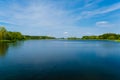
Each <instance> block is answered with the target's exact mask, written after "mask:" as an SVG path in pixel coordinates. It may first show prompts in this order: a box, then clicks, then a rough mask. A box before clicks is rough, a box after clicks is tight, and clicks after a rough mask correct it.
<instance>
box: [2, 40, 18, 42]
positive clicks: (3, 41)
mask: <svg viewBox="0 0 120 80" xmlns="http://www.w3.org/2000/svg"><path fill="white" fill-rule="evenodd" d="M0 42H5V43H13V42H16V41H15V40H0Z"/></svg>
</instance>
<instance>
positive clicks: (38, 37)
mask: <svg viewBox="0 0 120 80" xmlns="http://www.w3.org/2000/svg"><path fill="white" fill-rule="evenodd" d="M24 37H25V38H26V39H55V37H50V36H29V35H25V36H24Z"/></svg>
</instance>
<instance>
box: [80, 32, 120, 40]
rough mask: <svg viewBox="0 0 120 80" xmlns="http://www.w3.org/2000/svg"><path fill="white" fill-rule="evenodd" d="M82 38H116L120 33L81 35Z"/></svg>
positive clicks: (119, 36) (119, 37)
mask: <svg viewBox="0 0 120 80" xmlns="http://www.w3.org/2000/svg"><path fill="white" fill-rule="evenodd" d="M82 39H102V40H104V39H105V40H118V39H120V34H115V33H105V34H102V35H99V36H83V37H82Z"/></svg>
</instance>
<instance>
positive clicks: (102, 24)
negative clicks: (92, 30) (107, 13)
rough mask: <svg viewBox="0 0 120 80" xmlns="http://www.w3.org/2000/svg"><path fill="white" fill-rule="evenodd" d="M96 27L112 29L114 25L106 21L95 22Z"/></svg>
mask: <svg viewBox="0 0 120 80" xmlns="http://www.w3.org/2000/svg"><path fill="white" fill-rule="evenodd" d="M96 26H98V27H113V26H114V24H112V23H110V22H108V21H98V22H96Z"/></svg>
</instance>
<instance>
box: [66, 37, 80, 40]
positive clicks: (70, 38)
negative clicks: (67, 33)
mask: <svg viewBox="0 0 120 80" xmlns="http://www.w3.org/2000/svg"><path fill="white" fill-rule="evenodd" d="M67 39H68V40H80V38H77V37H69V38H67Z"/></svg>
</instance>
